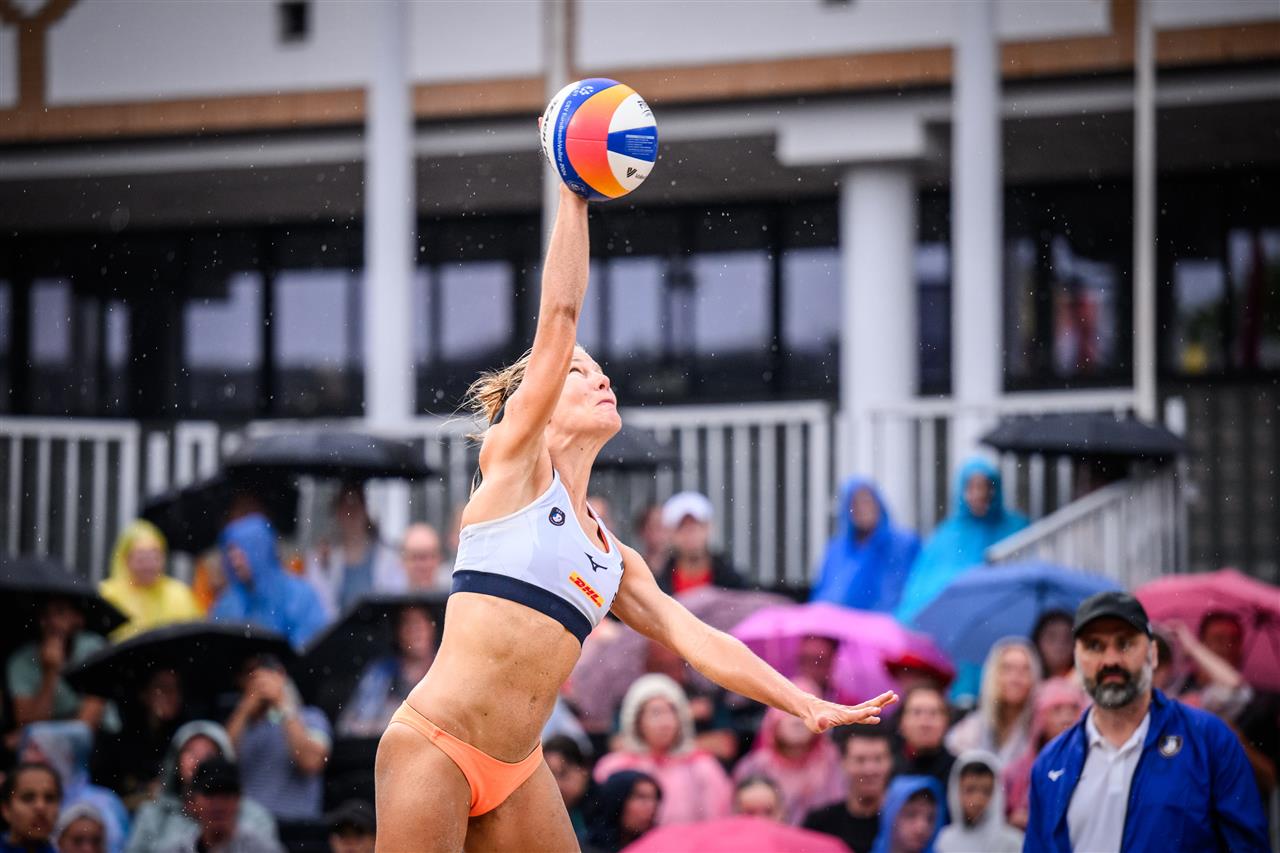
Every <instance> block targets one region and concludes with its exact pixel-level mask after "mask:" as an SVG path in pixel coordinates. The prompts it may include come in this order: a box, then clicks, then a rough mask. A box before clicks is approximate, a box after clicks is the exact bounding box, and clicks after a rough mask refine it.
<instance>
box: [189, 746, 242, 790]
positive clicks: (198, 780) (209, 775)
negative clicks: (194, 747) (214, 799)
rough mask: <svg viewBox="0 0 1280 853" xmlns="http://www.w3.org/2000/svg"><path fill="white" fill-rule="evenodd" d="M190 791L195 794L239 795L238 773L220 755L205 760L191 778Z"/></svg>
mask: <svg viewBox="0 0 1280 853" xmlns="http://www.w3.org/2000/svg"><path fill="white" fill-rule="evenodd" d="M190 790H191V791H192V792H193V793H196V794H206V795H212V794H238V793H240V771H239V770H237V769H236V766H235V765H234V764H232V763H231V762H230V761H228V760H227V759H225V758H223V757H222V756H220V755H215V756H213V757H211V758H206V759H205V760H204V761H201V762H200V764H199V766H197V767H196V772H195V775H194V776H192V777H191V788H190Z"/></svg>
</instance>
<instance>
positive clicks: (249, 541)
mask: <svg viewBox="0 0 1280 853" xmlns="http://www.w3.org/2000/svg"><path fill="white" fill-rule="evenodd" d="M218 547H219V549H220V550H221V551H222V563H223V568H224V570H225V571H226V573H227V586H226V589H224V590H223V591H222V595H220V596H219V597H218V600H217V601H215V602H214V603H213V609H212V610H210V611H209V615H210V616H212V617H213V619H214V620H215V621H222V622H232V621H240V622H252V623H254V624H255V625H259V626H261V627H263V628H269V629H271V630H273V631H279V632H280V633H281V634H284V636H285V637H287V638H288V640H289V642H290V643H292V644H293V645H295V646H301V645H302V644H304V643H306V642H307V641H308V640H309V639H311V638H312V637H313V636H315V634H316V633H317V632H318V631H319V630H320V629H321V628H323V627H324V623H325V616H324V607H322V606H321V603H320V599H319V598H318V597H317V596H316V593H315V590H313V589H312V588H311V587H310V585H308V584H307V582H306V581H304V580H302V579H301V578H297V577H294V576H293V575H291V574H289V573H288V572H286V571H285V568H284V566H283V565H281V564H280V557H279V555H278V554H277V553H276V533H275V530H273V529H272V527H271V523H270V522H269V521H267V519H266V518H265V517H264V516H261V515H258V514H256V513H255V514H252V515H246V516H244V517H243V518H239V519H237V520H235V521H233V522H231V523H230V524H228V525H227V526H226V528H224V529H223V531H222V535H221V536H219V537H218Z"/></svg>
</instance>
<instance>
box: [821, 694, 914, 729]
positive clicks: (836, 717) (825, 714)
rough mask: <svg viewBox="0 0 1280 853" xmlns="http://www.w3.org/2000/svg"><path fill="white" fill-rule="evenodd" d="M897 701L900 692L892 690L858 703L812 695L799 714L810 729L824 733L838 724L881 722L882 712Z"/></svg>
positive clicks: (873, 723)
mask: <svg viewBox="0 0 1280 853" xmlns="http://www.w3.org/2000/svg"><path fill="white" fill-rule="evenodd" d="M897 701H898V694H897V693H894V692H893V691H892V690H887V691H885V692H884V693H881V694H880V695H879V696H877V697H876V698H874V699H868V700H867V701H866V702H863V703H861V704H858V705H838V704H836V703H835V702H828V701H827V700H825V699H819V698H818V697H817V696H811V697H810V701H809V703H808V705H807V706H806V707H805V708H804V710H803V712H802V713H801V714H799V715H798V716H799V717H800V719H802V720H804V724H805V725H806V726H808V727H809V731H811V732H814V733H816V734H822V733H823V732H825V731H827V730H828V729H831V728H835V727H836V726H848V725H852V724H853V723H861V724H863V725H875V724H876V723H878V722H880V714H881V712H882V711H883V710H884V709H885V708H886V707H887V706H889V705H892V704H893V703H894V702H897Z"/></svg>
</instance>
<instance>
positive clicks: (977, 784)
mask: <svg viewBox="0 0 1280 853" xmlns="http://www.w3.org/2000/svg"><path fill="white" fill-rule="evenodd" d="M999 777H1000V763H999V762H998V761H997V760H996V757H995V756H994V755H992V754H991V753H989V752H986V751H985V750H980V749H974V750H970V751H968V752H965V753H962V754H961V755H960V758H959V759H957V760H956V764H955V767H953V768H952V769H951V781H950V784H949V785H948V786H947V805H948V806H949V807H950V809H951V825H950V826H948V827H947V828H946V829H944V830H942V833H941V834H940V835H939V836H938V843H937V850H938V853H1018V851H1019V850H1021V849H1022V833H1021V832H1019V831H1018V830H1016V829H1014V828H1013V827H1011V826H1009V824H1007V823H1006V822H1005V819H1004V790H1003V786H1002V785H1001V784H1000V782H999Z"/></svg>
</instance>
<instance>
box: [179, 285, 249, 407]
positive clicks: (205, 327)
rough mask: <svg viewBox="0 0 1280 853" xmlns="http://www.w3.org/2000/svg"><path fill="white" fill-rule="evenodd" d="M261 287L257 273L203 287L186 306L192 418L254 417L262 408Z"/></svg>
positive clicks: (185, 351)
mask: <svg viewBox="0 0 1280 853" xmlns="http://www.w3.org/2000/svg"><path fill="white" fill-rule="evenodd" d="M264 290H265V288H264V287H263V279H262V274H261V273H259V272H256V271H254V272H245V271H239V272H231V273H227V274H224V275H221V276H218V277H217V279H213V280H207V281H203V282H202V286H201V288H200V290H199V291H197V292H196V293H194V294H191V295H189V296H188V298H187V300H186V303H185V304H184V306H183V366H184V367H185V368H186V370H187V377H188V378H187V399H186V406H187V408H188V409H189V411H191V412H192V413H193V414H197V413H204V414H206V415H227V414H233V413H234V414H241V415H253V414H256V413H257V411H258V407H259V406H260V405H261V399H260V397H261V389H260V388H259V384H260V378H261V375H262V358H263V353H262V349H263V322H262V320H263V310H264V309H263V304H262V302H263V293H264Z"/></svg>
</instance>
